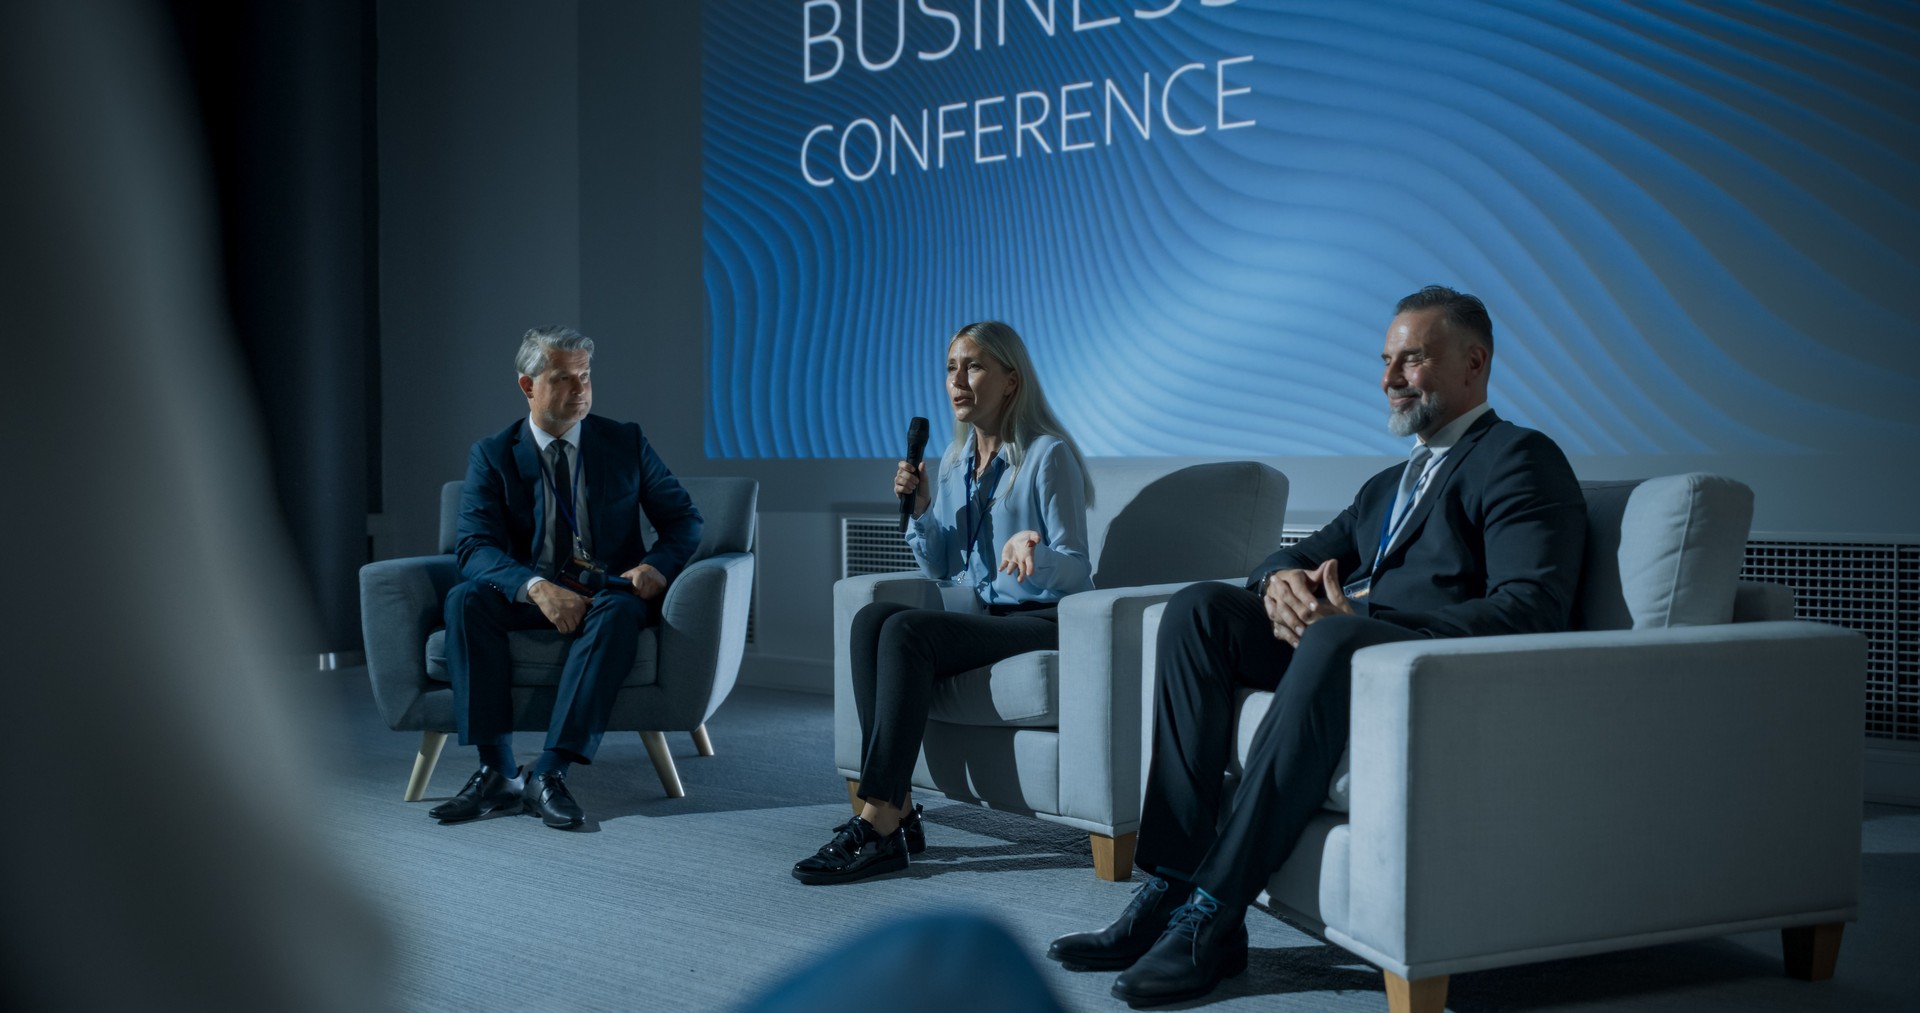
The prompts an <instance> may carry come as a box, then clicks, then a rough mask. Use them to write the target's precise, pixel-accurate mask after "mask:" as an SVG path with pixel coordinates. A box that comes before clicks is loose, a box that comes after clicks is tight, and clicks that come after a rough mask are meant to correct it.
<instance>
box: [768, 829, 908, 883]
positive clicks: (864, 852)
mask: <svg viewBox="0 0 1920 1013" xmlns="http://www.w3.org/2000/svg"><path fill="white" fill-rule="evenodd" d="M846 826H847V828H846V829H845V830H842V831H840V832H839V833H837V834H834V835H833V840H831V841H828V842H827V843H826V844H824V845H821V847H820V850H819V851H818V852H815V853H814V855H813V856H812V857H811V858H803V859H801V860H800V861H798V862H795V863H794V865H793V878H795V879H797V880H799V881H800V882H802V883H806V884H808V885H811V886H819V885H822V884H826V883H851V882H853V881H855V880H860V879H866V878H867V877H869V876H878V875H881V874H883V873H888V872H899V871H900V870H901V869H904V868H906V867H907V835H906V834H905V833H903V832H901V830H900V828H898V827H896V828H895V829H894V831H893V833H890V834H887V835H885V836H882V835H881V833H880V831H878V830H875V829H874V828H873V824H871V823H868V822H867V821H866V820H863V819H861V818H860V817H858V816H855V817H854V818H852V819H850V820H848V821H847V824H846Z"/></svg>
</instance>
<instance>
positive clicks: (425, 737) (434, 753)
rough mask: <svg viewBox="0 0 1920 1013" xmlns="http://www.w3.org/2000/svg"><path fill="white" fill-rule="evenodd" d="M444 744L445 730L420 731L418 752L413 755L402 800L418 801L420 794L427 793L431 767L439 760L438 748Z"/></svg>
mask: <svg viewBox="0 0 1920 1013" xmlns="http://www.w3.org/2000/svg"><path fill="white" fill-rule="evenodd" d="M446 744H447V733H446V732H421V733H420V752H418V753H416V754H414V757H413V774H412V775H411V776H409V777H408V778H407V793H406V794H405V795H403V796H401V798H402V799H403V800H404V801H407V802H418V801H420V796H422V795H425V794H426V793H427V781H428V779H429V778H431V777H433V768H434V766H435V765H437V764H438V763H439V762H440V750H441V749H442V748H444V747H445V746H446Z"/></svg>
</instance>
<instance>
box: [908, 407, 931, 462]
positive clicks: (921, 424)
mask: <svg viewBox="0 0 1920 1013" xmlns="http://www.w3.org/2000/svg"><path fill="white" fill-rule="evenodd" d="M927 428H928V425H927V420H926V419H924V418H922V417H920V416H918V415H915V416H914V417H913V421H912V422H909V423H907V460H909V461H916V462H917V461H919V460H920V457H921V455H922V454H925V453H926V452H927Z"/></svg>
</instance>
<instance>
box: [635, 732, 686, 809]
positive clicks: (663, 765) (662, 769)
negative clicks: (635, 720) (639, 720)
mask: <svg viewBox="0 0 1920 1013" xmlns="http://www.w3.org/2000/svg"><path fill="white" fill-rule="evenodd" d="M640 741H642V742H644V743H646V744H647V755H648V756H650V757H652V758H653V772H654V773H656V774H659V775H660V787H662V788H665V789H666V791H667V797H668V798H685V797H686V795H687V790H686V789H685V788H682V787H681V786H680V772H679V771H678V770H675V769H674V768H673V754H672V753H670V752H668V751H667V736H666V733H665V732H641V733H640Z"/></svg>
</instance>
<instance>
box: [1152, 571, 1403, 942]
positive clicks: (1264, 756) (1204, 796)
mask: <svg viewBox="0 0 1920 1013" xmlns="http://www.w3.org/2000/svg"><path fill="white" fill-rule="evenodd" d="M1421 636H1422V635H1421V634H1419V633H1415V632H1413V631H1412V630H1408V629H1405V628H1403V627H1399V626H1395V625H1393V624H1391V623H1385V622H1381V621H1380V620H1377V619H1361V618H1358V617H1353V616H1333V617H1330V618H1327V619H1322V620H1320V621H1319V622H1317V623H1314V624H1313V625H1311V626H1309V627H1307V631H1306V634H1305V635H1304V636H1302V637H1301V638H1300V646H1299V648H1297V649H1295V648H1293V647H1290V646H1288V645H1287V643H1286V641H1284V640H1280V639H1277V638H1276V637H1274V635H1273V623H1272V622H1271V621H1270V620H1268V618H1267V612H1266V607H1265V605H1263V604H1262V603H1261V600H1260V596H1259V595H1256V594H1253V593H1251V592H1249V591H1247V590H1246V589H1244V588H1240V587H1232V586H1229V585H1225V584H1195V585H1193V586H1191V587H1187V588H1185V589H1183V590H1181V591H1180V592H1179V593H1178V594H1176V595H1174V596H1173V599H1172V601H1170V602H1168V603H1167V610H1166V614H1165V615H1164V616H1163V617H1162V619H1161V622H1160V639H1159V642H1158V644H1157V646H1156V655H1155V658H1156V661H1155V673H1156V678H1157V685H1156V687H1155V701H1154V715H1153V760H1152V763H1151V765H1150V766H1149V767H1148V772H1147V797H1146V802H1145V805H1144V807H1143V808H1142V810H1141V813H1140V842H1139V848H1138V851H1137V852H1136V853H1135V854H1136V860H1137V863H1138V865H1139V866H1140V868H1141V869H1143V870H1145V871H1147V872H1149V873H1157V872H1159V871H1160V870H1165V871H1167V872H1171V873H1174V874H1176V875H1179V876H1181V877H1183V878H1187V879H1191V880H1192V881H1193V882H1194V883H1195V884H1196V885H1198V886H1199V887H1200V888H1201V889H1203V890H1205V891H1207V892H1208V893H1209V894H1212V895H1213V896H1214V898H1215V899H1217V900H1219V901H1220V902H1221V903H1222V904H1228V905H1234V906H1244V905H1247V904H1250V903H1252V902H1253V899H1254V898H1255V897H1257V896H1259V894H1260V891H1261V890H1263V889H1265V888H1266V884H1267V880H1268V879H1269V878H1271V877H1272V875H1273V873H1274V872H1275V871H1276V870H1278V869H1279V868H1280V865H1281V863H1283V862H1285V861H1286V859H1287V855H1288V854H1290V853H1291V852H1292V851H1293V846H1294V844H1296V843H1297V842H1298V841H1299V840H1300V834H1301V833H1302V832H1303V831H1304V830H1305V829H1306V826H1307V821H1308V820H1310V819H1312V818H1313V814H1314V813H1316V812H1318V811H1319V809H1320V805H1321V803H1322V802H1324V801H1325V800H1326V797H1327V784H1328V782H1329V781H1330V780H1331V779H1332V777H1333V769H1334V767H1336V766H1338V765H1339V763H1340V754H1341V752H1343V751H1344V750H1345V749H1346V747H1347V730H1348V729H1347V717H1348V714H1349V713H1350V712H1351V710H1352V686H1353V673H1352V667H1353V654H1354V652H1355V651H1358V650H1360V649H1361V648H1363V647H1370V646H1372V645H1374V644H1385V643H1392V642H1394V641H1400V640H1418V639H1421ZM1243 686H1244V687H1249V688H1253V689H1264V690H1272V691H1273V693H1274V700H1273V704H1272V706H1270V707H1269V708H1268V709H1267V715H1266V717H1265V718H1264V719H1262V721H1261V722H1260V727H1259V729H1257V730H1256V731H1255V732H1254V736H1253V745H1252V748H1251V750H1250V751H1249V753H1248V756H1247V760H1246V763H1245V764H1244V765H1243V766H1242V772H1241V777H1240V783H1239V786H1238V787H1237V788H1236V789H1235V790H1234V795H1233V799H1232V807H1231V812H1230V814H1229V815H1228V817H1227V820H1226V823H1225V824H1224V825H1222V824H1221V822H1220V814H1221V808H1222V803H1223V801H1225V799H1224V795H1225V785H1224V781H1225V776H1226V770H1227V763H1228V760H1229V758H1230V756H1229V754H1230V753H1231V752H1232V750H1233V749H1234V736H1233V734H1232V729H1233V715H1234V711H1235V710H1236V707H1235V704H1234V697H1235V693H1236V691H1237V690H1238V689H1239V688H1240V687H1243ZM1216 828H1217V829H1216Z"/></svg>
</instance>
